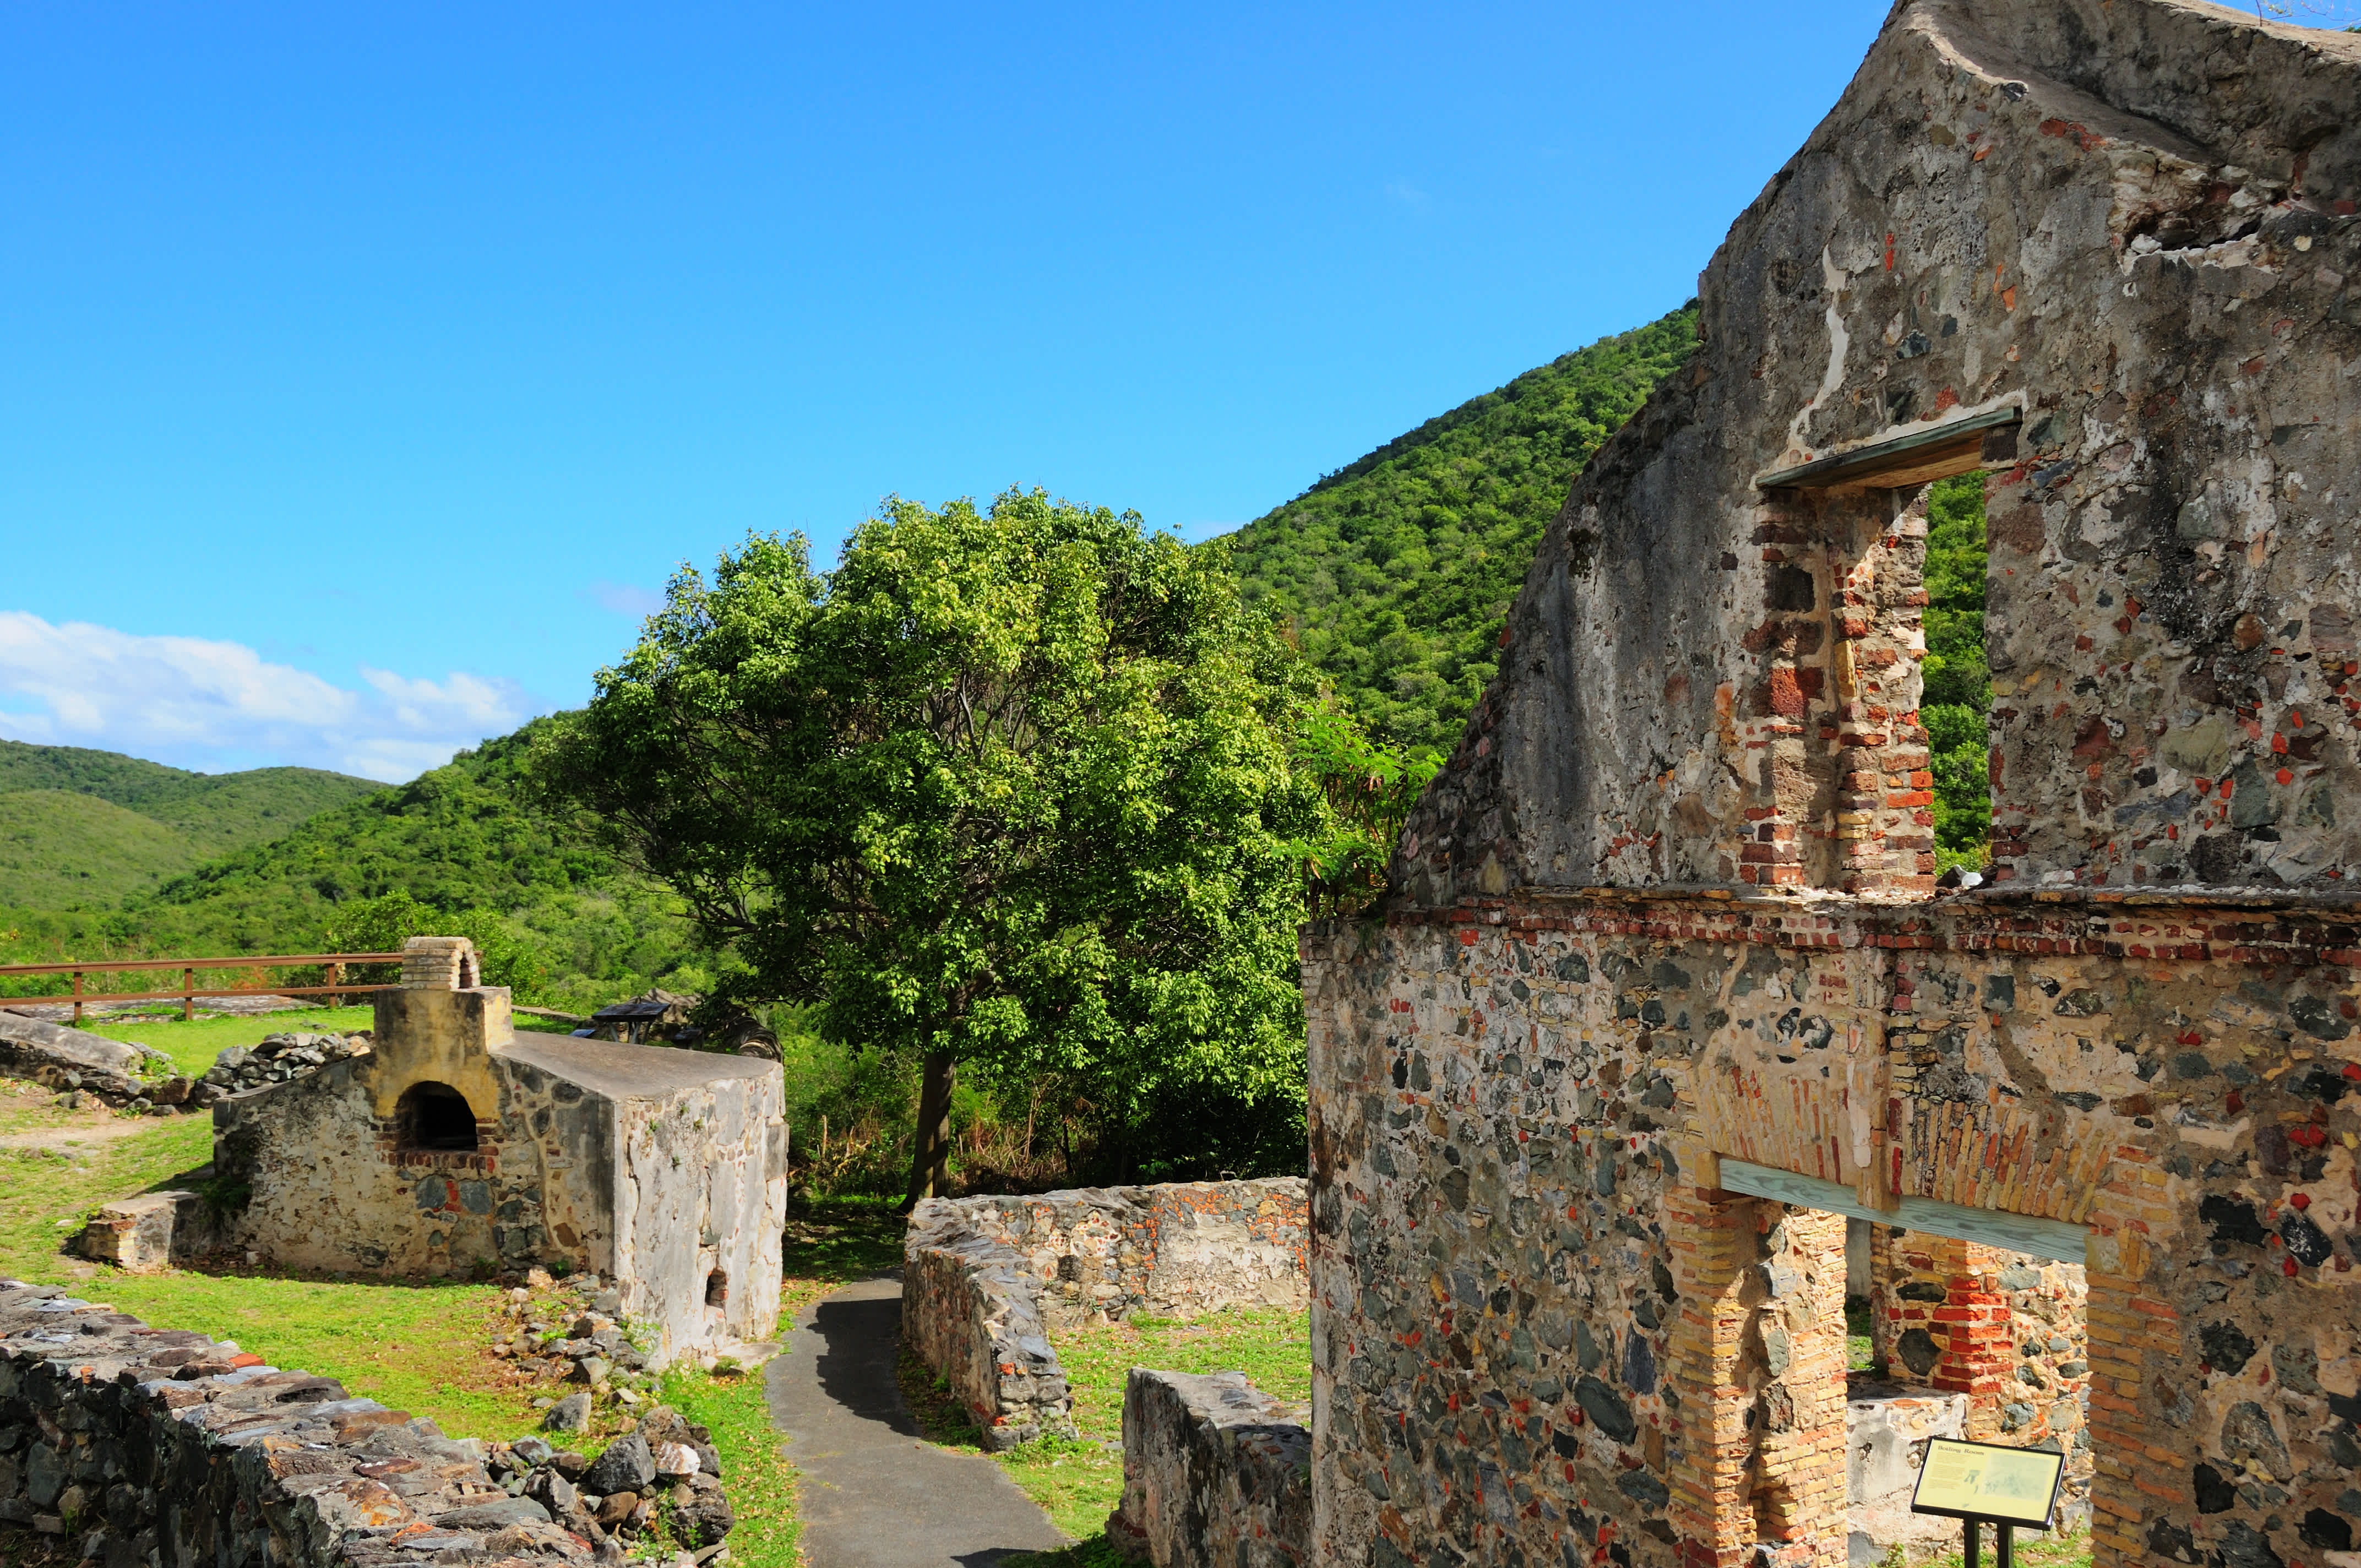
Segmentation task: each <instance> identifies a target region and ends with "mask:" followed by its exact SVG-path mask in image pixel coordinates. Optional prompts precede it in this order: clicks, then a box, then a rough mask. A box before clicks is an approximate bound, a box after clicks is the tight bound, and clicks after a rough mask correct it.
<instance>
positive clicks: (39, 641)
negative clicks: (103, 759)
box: [0, 610, 533, 782]
mask: <svg viewBox="0 0 2361 1568" xmlns="http://www.w3.org/2000/svg"><path fill="white" fill-rule="evenodd" d="M361 675H362V678H363V679H364V680H365V681H367V682H368V688H369V689H368V690H366V691H353V690H349V689H347V688H346V687H343V686H339V685H335V684H334V683H332V682H329V681H325V680H323V679H322V678H321V677H319V676H318V675H315V674H311V673H310V672H308V671H305V670H299V669H296V668H295V667H294V666H292V665H291V664H273V663H268V662H266V661H265V660H264V659H263V657H262V656H261V655H260V654H259V653H257V652H255V651H254V650H253V649H251V648H248V647H247V646H245V645H244V644H242V643H237V642H214V641H206V640H204V639H203V638H197V637H142V636H138V635H137V634H134V633H132V632H127V631H117V630H115V629H114V628H112V627H106V626H93V625H92V624H90V623H89V622H87V621H72V622H69V623H67V624H65V625H63V626H52V625H50V624H49V622H48V621H46V620H42V619H41V618H40V617H39V616H37V615H31V614H27V613H26V612H25V611H23V610H0V694H5V695H7V696H15V697H16V698H18V699H20V700H21V699H25V698H29V699H31V700H32V702H33V703H35V704H36V705H38V706H37V708H36V710H35V711H32V712H15V711H0V735H5V736H7V737H8V738H10V739H12V740H31V741H35V742H38V743H39V744H43V745H51V746H93V747H97V748H100V749H102V750H104V751H128V752H130V753H132V754H133V755H135V756H141V757H151V758H154V759H156V760H158V761H159V762H172V763H176V764H178V765H180V766H182V767H192V768H198V769H203V770H205V771H208V772H221V771H225V770H228V769H234V768H242V767H254V766H260V765H268V764H270V763H276V762H293V763H301V764H303V765H305V766H309V767H318V768H333V769H335V770H336V771H337V772H339V773H358V774H360V775H362V776H363V777H365V778H373V779H384V780H387V781H389V782H392V781H398V780H401V779H407V778H412V777H415V776H416V775H417V774H418V773H423V771H425V770H426V769H428V768H432V767H439V766H440V765H441V764H443V763H444V762H448V761H449V760H450V758H451V753H452V752H454V751H457V750H459V749H460V748H461V747H463V746H472V745H474V744H476V743H477V742H478V741H479V740H485V739H487V738H488V737H490V736H494V735H500V734H503V733H505V732H507V731H508V730H510V729H514V728H516V726H517V725H518V724H520V723H521V722H522V721H523V719H524V718H525V717H526V716H527V715H528V714H529V713H531V712H532V711H533V709H532V705H531V704H529V703H528V702H527V701H526V699H525V696H524V693H523V691H522V689H521V688H520V687H518V685H516V684H515V683H514V682H512V681H504V680H488V679H486V678H484V677H483V676H480V675H470V674H463V673H458V672H454V673H453V674H451V675H449V676H448V677H447V678H445V679H444V680H441V681H434V680H426V679H413V678H411V677H408V676H404V675H399V674H393V673H391V672H390V671H386V670H371V669H366V668H364V669H363V670H362V671H361Z"/></svg>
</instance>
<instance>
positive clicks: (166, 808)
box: [0, 740, 379, 910]
mask: <svg viewBox="0 0 2361 1568" xmlns="http://www.w3.org/2000/svg"><path fill="white" fill-rule="evenodd" d="M378 788H379V786H378V785H377V784H371V783H370V782H369V781H368V780H367V779H357V778H350V777H347V776H346V775H345V774H343V773H323V772H321V771H320V770H318V769H316V768H256V769H252V770H250V771H248V772H246V773H212V774H208V773H184V772H182V771H181V769H179V768H168V767H165V766H164V765H163V764H161V763H160V762H142V761H140V760H139V759H137V758H136V757H126V756H122V755H120V754H118V753H116V752H114V751H89V750H85V749H83V748H82V747H78V746H32V745H27V744H26V743H24V742H23V741H19V740H0V904H5V905H13V906H16V907H19V908H27V909H47V910H57V909H109V908H112V907H114V906H115V905H118V904H120V903H121V902H122V901H123V900H124V899H126V898H128V897H133V896H136V895H137V894H145V893H152V892H154V891H155V890H156V889H157V888H158V887H159V886H160V885H161V884H162V883H164V882H166V881H167V880H169V879H170V878H171V877H174V876H177V875H179V874H180V873H181V872H185V871H188V870H190V869H192V867H195V866H197V865H199V864H202V863H203V861H207V860H210V859H212V858H213V857H214V856H217V855H223V854H227V853H230V852H232V851H234V850H241V849H244V848H247V846H249V845H253V844H259V843H263V842H265V841H267V840H269V839H275V838H278V837H279V836H280V835H281V834H284V833H286V832H288V831H290V830H291V829H292V828H295V827H297V826H298V825H299V824H301V823H302V822H304V821H305V820H307V819H308V818H310V817H314V816H317V815H318V814H319V813H320V812H323V811H325V810H329V809H332V808H333V807H335V806H342V805H344V804H345V803H346V802H348V801H351V800H355V799H357V798H359V797H360V796H363V795H368V794H370V793H372V792H373V791H375V790H376V789H378Z"/></svg>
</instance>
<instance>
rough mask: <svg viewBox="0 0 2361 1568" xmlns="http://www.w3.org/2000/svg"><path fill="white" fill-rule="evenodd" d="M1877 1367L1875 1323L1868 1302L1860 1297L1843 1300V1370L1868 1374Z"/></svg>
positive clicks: (1849, 1297)
mask: <svg viewBox="0 0 2361 1568" xmlns="http://www.w3.org/2000/svg"><path fill="white" fill-rule="evenodd" d="M1876 1365H1877V1340H1876V1337H1875V1323H1874V1321H1873V1320H1872V1317H1871V1315H1870V1310H1869V1301H1868V1299H1867V1298H1865V1297H1861V1296H1848V1297H1846V1298H1845V1370H1846V1371H1848V1372H1870V1371H1873V1370H1875V1368H1876Z"/></svg>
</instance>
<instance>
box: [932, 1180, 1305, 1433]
mask: <svg viewBox="0 0 2361 1568" xmlns="http://www.w3.org/2000/svg"><path fill="white" fill-rule="evenodd" d="M1305 1194H1306V1189H1305V1183H1304V1181H1303V1179H1301V1178H1300V1177H1282V1178H1271V1179H1263V1180H1251V1181H1207V1182H1174V1183H1170V1184H1167V1185H1163V1186H1156V1187H1125V1188H1083V1189H1078V1190H1071V1191H1064V1192H1049V1193H1043V1194H1040V1195H1039V1196H1038V1197H982V1198H962V1199H950V1198H934V1199H928V1201H925V1202H923V1203H921V1204H919V1205H918V1206H917V1209H915V1210H914V1211H912V1212H911V1215H910V1224H909V1232H908V1237H907V1240H906V1243H905V1247H904V1252H905V1267H904V1271H903V1281H902V1332H903V1333H904V1334H905V1336H906V1339H907V1341H908V1343H910V1345H911V1348H912V1352H913V1354H916V1355H917V1357H918V1358H919V1359H920V1360H921V1361H923V1362H924V1363H926V1365H928V1366H930V1367H932V1368H934V1370H935V1371H936V1372H938V1373H939V1374H940V1375H941V1376H944V1377H946V1378H948V1379H949V1380H950V1384H951V1387H953V1388H954V1389H955V1390H956V1391H957V1392H958V1394H959V1396H960V1398H961V1403H962V1404H963V1405H964V1406H965V1407H966V1409H967V1410H968V1413H969V1415H970V1416H971V1418H972V1419H973V1420H974V1421H975V1423H976V1426H977V1429H978V1431H980V1432H981V1433H982V1434H983V1443H984V1446H985V1447H986V1448H989V1449H995V1450H997V1449H1005V1448H1008V1447H1012V1446H1014V1445H1015V1444H1016V1443H1020V1442H1028V1441H1030V1440H1031V1439H1033V1438H1035V1437H1038V1436H1040V1435H1041V1434H1042V1433H1044V1432H1052V1433H1058V1434H1061V1435H1064V1436H1069V1437H1071V1436H1072V1435H1073V1431H1074V1427H1073V1414H1072V1411H1073V1396H1072V1393H1071V1390H1070V1389H1069V1387H1067V1383H1066V1376H1065V1371H1064V1369H1063V1368H1062V1367H1061V1366H1060V1365H1059V1363H1058V1358H1057V1353H1056V1351H1055V1350H1053V1349H1052V1348H1051V1346H1050V1344H1049V1337H1048V1336H1049V1332H1050V1331H1051V1330H1053V1329H1064V1328H1071V1327H1074V1326H1077V1325H1079V1324H1081V1323H1083V1322H1086V1321H1093V1320H1096V1321H1106V1320H1109V1319H1121V1318H1124V1317H1127V1316H1129V1315H1131V1314H1132V1313H1135V1312H1145V1313H1148V1314H1151V1315H1154V1316H1158V1317H1171V1318H1191V1317H1197V1316H1200V1315H1202V1314H1203V1313H1206V1312H1213V1311H1220V1310H1224V1309H1227V1308H1231V1307H1237V1306H1265V1307H1300V1306H1301V1305H1302V1303H1303V1301H1304V1299H1305V1288H1306V1286H1305V1279H1306V1257H1305V1246H1306V1240H1307V1232H1306V1218H1307V1207H1306V1195H1305Z"/></svg>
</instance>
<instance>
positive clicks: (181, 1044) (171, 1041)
mask: <svg viewBox="0 0 2361 1568" xmlns="http://www.w3.org/2000/svg"><path fill="white" fill-rule="evenodd" d="M167 1005H171V1006H174V1007H177V1006H178V1003H168V1004H167ZM375 1019H376V1014H375V1012H374V1011H373V1010H372V1009H370V1008H368V1007H305V1008H302V1009H299V1010H298V1011H295V1012H291V1013H264V1014H258V1015H256V1016H254V1017H250V1018H248V1017H229V1016H226V1015H225V1016H223V1017H219V1018H197V1019H192V1020H191V1021H190V1022H188V1023H185V1024H184V1023H182V1022H181V1015H180V1014H179V1013H178V1012H174V1013H172V1014H170V1015H169V1016H165V1017H157V1018H120V1019H116V1020H115V1021H114V1022H112V1023H106V1024H99V1023H84V1024H81V1025H73V1026H74V1027H77V1028H80V1029H82V1030H83V1031H84V1032H86V1033H89V1034H93V1035H104V1036H106V1037H107V1038H108V1039H110V1040H124V1041H127V1042H129V1043H132V1044H135V1045H142V1046H152V1047H155V1048H156V1049H158V1050H159V1051H162V1052H163V1053H164V1054H165V1055H166V1056H168V1057H170V1058H172V1065H173V1066H175V1067H177V1068H179V1069H181V1071H182V1072H185V1073H187V1074H188V1075H189V1076H190V1077H191V1078H196V1077H199V1076H201V1075H202V1074H203V1072H204V1070H205V1069H207V1068H209V1067H211V1066H213V1065H214V1058H215V1057H217V1056H219V1055H221V1054H222V1052H224V1051H225V1050H227V1049H228V1048H229V1047H232V1046H254V1045H258V1044H259V1043H260V1042H261V1040H262V1036H265V1035H281V1034H285V1035H324V1034H330V1033H334V1034H339V1035H348V1034H350V1033H352V1032H353V1031H354V1030H355V1029H366V1028H368V1027H369V1026H370V1025H371V1024H372V1023H373V1022H374V1021H375Z"/></svg>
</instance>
